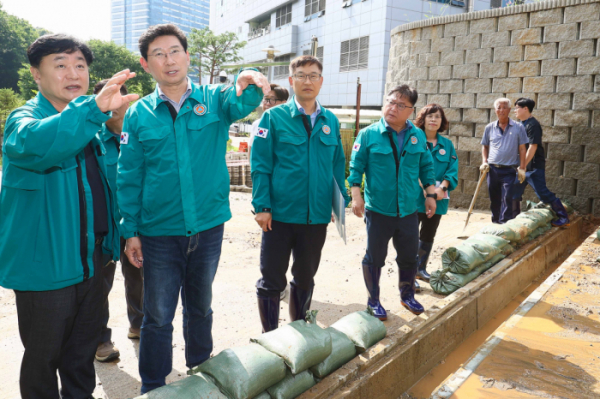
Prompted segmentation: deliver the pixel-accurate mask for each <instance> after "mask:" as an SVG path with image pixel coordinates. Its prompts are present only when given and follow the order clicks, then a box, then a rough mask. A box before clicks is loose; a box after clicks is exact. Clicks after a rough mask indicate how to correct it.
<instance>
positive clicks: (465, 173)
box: [458, 138, 481, 181]
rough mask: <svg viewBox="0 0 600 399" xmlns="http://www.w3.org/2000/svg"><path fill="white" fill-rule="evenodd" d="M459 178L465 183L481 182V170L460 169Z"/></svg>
mask: <svg viewBox="0 0 600 399" xmlns="http://www.w3.org/2000/svg"><path fill="white" fill-rule="evenodd" d="M461 139H462V138H461ZM459 140H460V139H459ZM480 147H481V146H480ZM458 178H459V179H463V180H465V181H467V180H471V181H478V180H479V168H478V167H476V166H463V167H462V168H458Z"/></svg>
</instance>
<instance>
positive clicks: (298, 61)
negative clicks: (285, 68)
mask: <svg viewBox="0 0 600 399" xmlns="http://www.w3.org/2000/svg"><path fill="white" fill-rule="evenodd" d="M314 64H317V66H318V67H319V71H320V72H321V73H323V64H322V63H321V61H320V60H319V59H318V58H317V57H313V56H312V55H301V56H300V57H296V58H294V59H293V60H292V62H290V75H293V74H294V72H296V68H299V67H301V66H304V65H314Z"/></svg>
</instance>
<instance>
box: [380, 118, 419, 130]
mask: <svg viewBox="0 0 600 399" xmlns="http://www.w3.org/2000/svg"><path fill="white" fill-rule="evenodd" d="M381 119H382V120H383V124H384V125H385V129H386V130H388V131H391V132H394V133H396V134H400V133H402V132H406V131H407V130H408V129H410V128H411V125H412V123H410V121H408V120H407V121H406V126H404V129H402V130H400V131H399V132H397V131H395V130H394V129H392V127H391V126H390V124H389V123H387V121H386V120H385V118H381Z"/></svg>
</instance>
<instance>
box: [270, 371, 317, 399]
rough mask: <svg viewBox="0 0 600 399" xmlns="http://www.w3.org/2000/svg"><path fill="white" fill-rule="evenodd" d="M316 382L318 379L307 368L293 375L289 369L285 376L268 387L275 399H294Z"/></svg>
mask: <svg viewBox="0 0 600 399" xmlns="http://www.w3.org/2000/svg"><path fill="white" fill-rule="evenodd" d="M315 384H316V381H315V379H314V378H313V376H312V373H311V372H310V371H308V370H305V371H303V372H301V373H299V374H296V375H293V374H292V373H291V371H290V370H287V371H286V373H285V378H284V379H283V380H281V381H279V382H278V383H277V384H275V385H273V386H272V387H270V388H269V389H267V392H269V396H271V398H273V399H293V398H295V397H296V396H300V395H301V394H302V393H303V392H305V391H308V390H309V389H310V388H312V387H313V386H314V385H315Z"/></svg>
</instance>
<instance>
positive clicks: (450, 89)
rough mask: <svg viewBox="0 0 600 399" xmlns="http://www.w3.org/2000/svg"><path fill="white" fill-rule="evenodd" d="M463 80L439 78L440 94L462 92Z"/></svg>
mask: <svg viewBox="0 0 600 399" xmlns="http://www.w3.org/2000/svg"><path fill="white" fill-rule="evenodd" d="M462 91H463V81H462V80H440V94H442V93H448V94H454V93H462Z"/></svg>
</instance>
